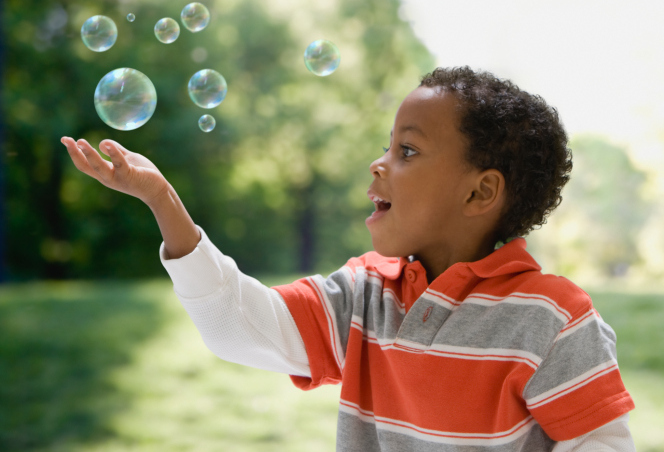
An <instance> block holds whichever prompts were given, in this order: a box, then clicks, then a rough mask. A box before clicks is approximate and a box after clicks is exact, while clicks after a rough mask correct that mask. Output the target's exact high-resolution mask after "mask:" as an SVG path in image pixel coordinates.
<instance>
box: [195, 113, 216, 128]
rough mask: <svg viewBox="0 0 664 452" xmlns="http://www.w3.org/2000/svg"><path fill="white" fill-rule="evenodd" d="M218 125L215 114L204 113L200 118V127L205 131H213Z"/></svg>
mask: <svg viewBox="0 0 664 452" xmlns="http://www.w3.org/2000/svg"><path fill="white" fill-rule="evenodd" d="M216 125H217V121H215V119H214V117H213V116H210V115H203V116H201V117H200V118H199V119H198V127H200V128H201V130H202V131H203V132H212V130H213V129H214V126H216Z"/></svg>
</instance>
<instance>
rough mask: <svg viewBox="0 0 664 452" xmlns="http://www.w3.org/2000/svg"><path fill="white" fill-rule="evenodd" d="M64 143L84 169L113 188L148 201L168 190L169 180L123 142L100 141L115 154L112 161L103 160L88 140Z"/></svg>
mask: <svg viewBox="0 0 664 452" xmlns="http://www.w3.org/2000/svg"><path fill="white" fill-rule="evenodd" d="M62 143H63V144H64V145H65V146H67V150H68V151H69V155H70V156H71V159H72V161H73V162H74V164H75V165H76V167H77V168H78V169H79V170H80V171H82V172H83V173H85V174H87V175H88V176H90V177H93V178H95V179H97V180H98V181H99V182H101V183H102V184H104V185H106V186H107V187H109V188H112V189H113V190H117V191H120V192H122V193H126V194H128V195H131V196H135V197H137V198H139V199H140V200H142V201H143V202H145V203H146V204H149V203H150V202H151V201H152V200H154V199H155V198H156V197H157V196H159V195H160V194H162V193H164V192H165V191H166V190H168V187H169V184H168V182H167V181H166V179H165V178H164V176H163V175H162V174H161V173H160V172H159V169H157V167H156V166H155V165H154V164H153V163H152V162H151V161H150V160H149V159H147V158H146V157H145V156H143V155H141V154H137V153H135V152H131V151H128V150H127V149H125V148H124V147H122V146H121V145H120V144H119V143H115V142H114V141H110V140H104V141H102V142H101V143H100V149H101V151H102V152H103V153H104V154H106V155H108V156H109V157H111V162H112V163H111V162H108V161H107V160H104V159H102V158H101V156H100V155H99V153H98V152H97V150H96V149H94V148H93V147H92V146H90V144H89V143H88V142H87V141H85V140H79V141H78V142H76V141H74V140H73V139H72V138H68V137H64V138H63V139H62Z"/></svg>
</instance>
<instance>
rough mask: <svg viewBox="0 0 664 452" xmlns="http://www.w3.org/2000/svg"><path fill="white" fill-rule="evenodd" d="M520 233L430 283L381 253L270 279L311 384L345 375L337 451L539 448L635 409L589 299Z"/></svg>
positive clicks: (306, 384) (303, 381) (306, 383)
mask: <svg viewBox="0 0 664 452" xmlns="http://www.w3.org/2000/svg"><path fill="white" fill-rule="evenodd" d="M540 270H541V268H540V266H539V265H538V264H537V263H536V262H535V260H534V259H533V258H532V257H531V256H530V254H529V253H528V252H527V251H526V242H525V240H524V239H522V238H519V239H516V240H513V241H511V242H510V243H508V244H506V245H504V246H502V247H501V248H499V249H498V250H496V251H494V252H493V253H491V254H490V255H489V256H487V257H485V258H484V259H481V260H479V261H476V262H472V263H463V262H460V263H456V264H454V265H453V266H451V267H450V268H448V269H447V270H446V271H445V272H444V273H443V274H441V275H440V276H439V277H438V278H436V279H435V280H434V281H433V282H432V283H431V284H428V282H427V278H426V272H425V270H424V268H423V267H422V265H421V264H420V263H419V262H418V261H413V262H410V261H409V260H408V259H405V258H401V259H396V258H385V257H382V256H380V255H378V254H377V253H375V252H371V253H367V254H365V255H363V256H361V257H359V258H353V259H351V260H349V261H348V263H347V264H346V265H345V266H344V267H342V268H341V269H340V270H338V271H336V272H334V273H332V274H331V275H330V276H329V277H327V278H324V277H322V276H313V277H308V278H304V279H301V280H298V281H295V282H294V283H292V284H288V285H284V286H277V287H275V289H276V290H277V291H278V292H279V293H280V294H281V295H282V297H283V298H284V300H285V302H286V304H287V306H288V308H289V310H290V313H291V314H292V316H293V318H294V320H295V323H296V324H297V327H298V330H299V332H300V334H301V336H302V338H303V340H304V344H305V347H306V351H307V355H308V359H309V365H310V368H311V378H307V377H299V376H292V377H291V378H292V380H293V382H294V383H295V385H296V386H298V387H300V388H302V389H312V388H315V387H317V386H320V385H322V384H340V383H341V384H342V388H341V400H340V404H339V419H338V427H337V429H338V433H337V450H340V451H362V452H369V451H394V452H397V451H398V452H402V451H452V450H454V451H468V452H470V451H480V450H482V451H483V450H487V451H488V450H491V451H493V450H496V451H519V450H523V451H535V450H550V449H551V448H552V447H553V444H554V442H555V441H563V440H568V439H572V438H575V437H578V436H580V435H582V434H585V433H588V432H590V431H592V430H594V429H596V428H598V427H601V426H602V425H604V424H606V423H607V422H609V421H611V420H613V419H615V418H617V417H619V416H621V415H623V414H625V413H627V412H628V411H629V410H631V409H633V408H634V404H633V401H632V399H631V397H630V395H629V393H628V392H627V391H626V389H625V387H624V385H623V382H622V379H621V377H620V373H619V370H618V364H617V361H616V350H615V340H616V337H615V334H614V332H613V330H612V329H611V328H610V327H609V326H608V325H607V324H606V323H604V322H603V321H602V319H601V317H600V316H599V314H598V313H597V311H596V310H595V309H594V308H593V306H592V303H591V300H590V297H589V296H588V295H587V294H586V293H585V292H584V291H583V290H581V289H580V288H578V287H577V286H576V285H574V284H573V283H571V282H570V281H569V280H567V279H565V278H562V277H557V276H553V275H544V274H542V273H541V272H540Z"/></svg>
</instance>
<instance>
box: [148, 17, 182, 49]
mask: <svg viewBox="0 0 664 452" xmlns="http://www.w3.org/2000/svg"><path fill="white" fill-rule="evenodd" d="M154 35H155V36H156V37H157V39H159V40H160V41H161V42H163V43H164V44H170V43H171V42H173V41H175V40H176V39H177V38H178V36H180V26H179V25H178V23H177V22H176V21H175V20H174V19H171V18H170V17H164V18H163V19H159V21H158V22H157V23H156V24H155V26H154Z"/></svg>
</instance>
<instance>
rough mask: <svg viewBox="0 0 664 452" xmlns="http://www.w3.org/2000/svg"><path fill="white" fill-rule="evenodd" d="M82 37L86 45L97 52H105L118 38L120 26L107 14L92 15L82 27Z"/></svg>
mask: <svg viewBox="0 0 664 452" xmlns="http://www.w3.org/2000/svg"><path fill="white" fill-rule="evenodd" d="M81 39H82V40H83V44H85V46H86V47H87V48H88V49H90V50H92V51H95V52H104V51H106V50H108V49H110V48H111V47H113V44H115V40H116V39H118V27H116V26H115V22H113V20H112V19H111V18H109V17H106V16H92V17H91V18H89V19H88V20H86V21H85V22H84V23H83V26H82V27H81Z"/></svg>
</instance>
